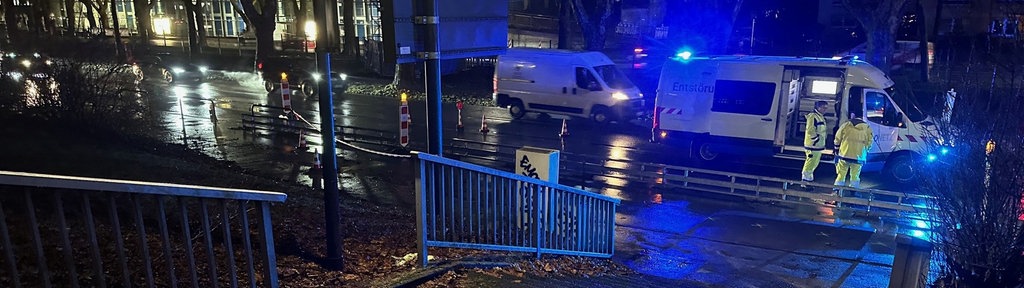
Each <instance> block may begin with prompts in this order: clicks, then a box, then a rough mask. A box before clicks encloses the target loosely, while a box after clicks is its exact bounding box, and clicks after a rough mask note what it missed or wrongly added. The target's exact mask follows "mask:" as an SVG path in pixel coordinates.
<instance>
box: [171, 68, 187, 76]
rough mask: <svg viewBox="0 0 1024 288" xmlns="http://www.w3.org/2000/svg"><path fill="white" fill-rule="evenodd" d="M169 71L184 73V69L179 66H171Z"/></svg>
mask: <svg viewBox="0 0 1024 288" xmlns="http://www.w3.org/2000/svg"><path fill="white" fill-rule="evenodd" d="M171 72H174V74H181V73H185V69H184V68H181V67H174V68H171Z"/></svg>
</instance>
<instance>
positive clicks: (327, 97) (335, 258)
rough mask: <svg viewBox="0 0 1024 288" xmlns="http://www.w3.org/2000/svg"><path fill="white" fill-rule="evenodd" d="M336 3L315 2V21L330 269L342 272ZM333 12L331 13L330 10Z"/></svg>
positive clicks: (325, 221)
mask: <svg viewBox="0 0 1024 288" xmlns="http://www.w3.org/2000/svg"><path fill="white" fill-rule="evenodd" d="M330 3H337V2H335V1H313V15H314V16H313V17H314V18H313V19H314V21H316V25H317V30H318V33H317V45H316V49H315V51H316V63H317V68H318V70H319V72H320V73H321V75H324V77H321V78H322V79H323V80H322V81H320V83H318V84H319V89H318V90H319V91H318V92H319V93H318V94H319V95H318V96H319V97H320V135H321V137H322V143H323V146H324V159H323V162H322V164H323V167H322V169H323V173H324V223H325V224H326V227H325V230H326V232H327V235H326V236H327V259H325V260H326V262H327V264H328V266H331V267H330V268H333V269H338V270H341V268H342V266H343V265H344V261H343V259H342V254H341V251H342V235H341V199H340V198H341V197H340V196H339V192H338V157H337V147H336V146H335V142H334V141H335V135H334V99H333V94H334V93H333V91H331V81H332V80H333V79H331V75H332V74H331V51H332V49H333V41H330V40H328V39H330V38H329V37H330V35H336V34H335V33H330V31H329V29H337V27H338V26H337V25H332V24H330V23H329V21H334V18H331V17H328V16H329V13H330V12H331V10H335V9H336V8H335V7H337V5H334V6H331V7H328V6H329V5H330ZM328 8H330V9H328Z"/></svg>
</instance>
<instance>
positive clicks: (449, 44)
mask: <svg viewBox="0 0 1024 288" xmlns="http://www.w3.org/2000/svg"><path fill="white" fill-rule="evenodd" d="M393 1H395V2H394V3H395V5H394V10H395V11H394V15H395V21H394V23H395V43H394V45H395V46H396V47H397V49H396V50H397V51H396V52H397V54H398V55H396V56H397V61H398V63H412V62H416V61H418V60H419V59H422V58H433V57H436V58H439V59H461V58H468V57H482V56H494V55H500V54H504V53H505V50H506V49H508V1H480V0H436V2H437V13H438V14H439V15H438V17H436V18H433V19H432V18H431V17H416V16H422V15H427V11H428V10H427V9H429V8H430V7H428V6H426V5H427V4H428V3H429V2H431V1H414V0H393ZM435 21H436V22H435ZM432 23H437V25H438V28H437V31H438V35H437V36H438V43H441V49H440V53H438V55H423V52H426V49H425V48H424V44H425V43H426V42H425V41H426V39H425V37H427V33H426V27H425V26H427V25H421V24H432ZM393 51H395V50H393Z"/></svg>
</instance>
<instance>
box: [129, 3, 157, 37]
mask: <svg viewBox="0 0 1024 288" xmlns="http://www.w3.org/2000/svg"><path fill="white" fill-rule="evenodd" d="M132 5H133V6H134V7H135V20H136V26H138V27H139V29H138V30H139V38H141V39H142V40H143V41H144V43H147V44H148V43H149V40H150V39H153V17H152V16H153V14H152V10H153V4H152V3H150V2H149V0H133V1H132Z"/></svg>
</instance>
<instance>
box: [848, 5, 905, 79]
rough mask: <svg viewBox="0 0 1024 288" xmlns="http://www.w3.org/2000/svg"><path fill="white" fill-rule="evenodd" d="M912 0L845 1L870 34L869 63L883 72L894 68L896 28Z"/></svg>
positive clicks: (868, 37) (867, 55)
mask: <svg viewBox="0 0 1024 288" xmlns="http://www.w3.org/2000/svg"><path fill="white" fill-rule="evenodd" d="M908 2H910V1H909V0H843V4H844V5H845V6H846V8H847V9H848V10H850V14H852V15H853V17H854V18H856V19H857V22H860V26H861V28H864V31H865V33H867V39H868V43H867V54H866V55H865V56H866V58H867V59H865V61H867V62H868V63H871V64H872V65H875V67H878V69H881V70H882V71H884V72H887V73H888V72H889V70H890V69H891V68H892V58H893V56H894V54H895V53H896V29H897V28H899V20H900V17H902V16H903V12H904V9H905V8H906V7H907V3H908Z"/></svg>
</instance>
